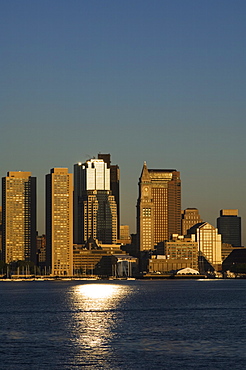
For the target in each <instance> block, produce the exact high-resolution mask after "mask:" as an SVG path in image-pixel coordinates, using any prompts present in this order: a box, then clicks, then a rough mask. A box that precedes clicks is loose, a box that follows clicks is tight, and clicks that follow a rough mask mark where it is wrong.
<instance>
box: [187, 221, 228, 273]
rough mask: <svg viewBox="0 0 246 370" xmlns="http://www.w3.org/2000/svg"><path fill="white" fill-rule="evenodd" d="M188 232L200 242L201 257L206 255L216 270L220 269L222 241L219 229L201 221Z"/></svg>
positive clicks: (199, 251) (199, 252)
mask: <svg viewBox="0 0 246 370" xmlns="http://www.w3.org/2000/svg"><path fill="white" fill-rule="evenodd" d="M188 234H189V235H191V237H192V239H193V240H194V241H196V242H197V243H198V254H199V257H202V256H204V257H205V259H206V260H207V261H208V262H209V264H211V265H212V266H213V268H214V269H215V270H218V269H220V268H221V263H222V257H221V249H222V243H221V235H220V234H218V229H217V228H215V227H214V226H212V225H210V224H209V223H208V222H201V223H199V224H196V225H194V226H193V227H191V228H190V229H189V230H188Z"/></svg>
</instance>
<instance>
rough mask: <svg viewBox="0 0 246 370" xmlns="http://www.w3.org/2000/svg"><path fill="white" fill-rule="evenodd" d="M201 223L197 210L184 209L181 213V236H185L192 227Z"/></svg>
mask: <svg viewBox="0 0 246 370" xmlns="http://www.w3.org/2000/svg"><path fill="white" fill-rule="evenodd" d="M200 222H202V219H201V216H200V215H199V211H198V209H197V208H186V209H185V210H184V211H182V212H181V229H182V235H186V234H187V231H188V230H189V229H190V228H191V227H192V226H194V225H195V224H198V223H200Z"/></svg>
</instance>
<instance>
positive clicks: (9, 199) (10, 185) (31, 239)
mask: <svg viewBox="0 0 246 370" xmlns="http://www.w3.org/2000/svg"><path fill="white" fill-rule="evenodd" d="M2 217H3V225H2V232H3V258H4V261H5V262H6V263H11V262H15V261H33V262H34V263H35V261H36V178H35V177H32V176H31V172H23V171H11V172H8V173H7V176H6V177H3V178H2Z"/></svg>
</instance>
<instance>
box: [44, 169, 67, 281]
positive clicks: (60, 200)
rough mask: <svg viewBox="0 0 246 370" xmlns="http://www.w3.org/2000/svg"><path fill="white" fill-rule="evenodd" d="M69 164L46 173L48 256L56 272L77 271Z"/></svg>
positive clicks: (51, 267) (49, 262) (55, 273)
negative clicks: (74, 255)
mask: <svg viewBox="0 0 246 370" xmlns="http://www.w3.org/2000/svg"><path fill="white" fill-rule="evenodd" d="M72 176H73V175H72V174H71V173H68V169H67V168H53V169H51V171H50V174H48V175H46V260H47V262H46V263H47V267H48V268H50V272H51V274H52V275H69V276H72V274H73V184H72Z"/></svg>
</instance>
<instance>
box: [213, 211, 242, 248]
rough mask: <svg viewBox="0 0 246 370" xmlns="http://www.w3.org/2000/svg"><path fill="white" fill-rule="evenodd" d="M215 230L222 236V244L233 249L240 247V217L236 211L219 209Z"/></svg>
mask: <svg viewBox="0 0 246 370" xmlns="http://www.w3.org/2000/svg"><path fill="white" fill-rule="evenodd" d="M217 228H218V230H219V233H220V234H221V235H222V242H223V243H227V244H231V245H232V246H234V247H239V246H241V217H238V210H237V209H221V210H220V217H218V218H217Z"/></svg>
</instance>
